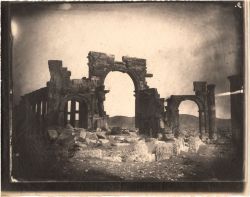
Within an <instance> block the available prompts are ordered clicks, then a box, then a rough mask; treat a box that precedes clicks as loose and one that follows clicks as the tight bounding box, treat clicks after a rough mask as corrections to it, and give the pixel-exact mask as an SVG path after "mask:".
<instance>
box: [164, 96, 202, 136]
mask: <svg viewBox="0 0 250 197" xmlns="http://www.w3.org/2000/svg"><path fill="white" fill-rule="evenodd" d="M186 100H190V101H193V102H195V103H196V104H197V106H198V110H199V133H200V136H204V134H205V133H206V113H205V103H203V102H202V100H201V99H200V98H198V97H196V96H195V95H194V96H193V95H182V96H175V95H174V96H171V97H170V98H169V99H168V100H167V102H168V116H169V120H170V122H171V129H172V131H173V132H174V134H175V136H178V135H179V132H180V129H179V126H180V125H179V106H180V104H181V103H182V102H183V101H186Z"/></svg>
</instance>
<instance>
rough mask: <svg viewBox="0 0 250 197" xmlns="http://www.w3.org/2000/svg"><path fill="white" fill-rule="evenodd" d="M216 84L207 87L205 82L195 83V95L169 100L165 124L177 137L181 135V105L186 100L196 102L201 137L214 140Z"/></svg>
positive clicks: (178, 96)
mask: <svg viewBox="0 0 250 197" xmlns="http://www.w3.org/2000/svg"><path fill="white" fill-rule="evenodd" d="M214 89H215V85H214V84H209V85H207V83H206V82H204V81H196V82H194V91H195V95H172V96H170V98H168V99H167V100H166V101H167V106H166V114H165V123H166V125H167V127H169V128H170V129H171V130H172V132H173V133H174V134H175V136H176V137H178V135H179V110H178V108H179V105H180V103H181V102H182V101H184V100H191V101H194V102H195V103H196V104H197V106H198V109H199V132H200V135H201V137H203V136H205V134H206V133H207V134H209V138H213V137H214V134H215V132H216V126H215V119H216V113H215V95H214Z"/></svg>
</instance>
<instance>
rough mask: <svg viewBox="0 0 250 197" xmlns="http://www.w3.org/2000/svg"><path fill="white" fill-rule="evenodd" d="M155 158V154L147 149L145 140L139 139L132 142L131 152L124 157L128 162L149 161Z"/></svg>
mask: <svg viewBox="0 0 250 197" xmlns="http://www.w3.org/2000/svg"><path fill="white" fill-rule="evenodd" d="M154 160H155V155H154V154H151V153H150V152H149V151H148V147H147V145H146V143H145V141H143V140H140V141H138V142H137V143H135V144H134V146H133V148H132V150H131V152H130V153H129V154H128V155H127V157H126V158H125V161H128V162H151V161H154Z"/></svg>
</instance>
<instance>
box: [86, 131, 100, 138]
mask: <svg viewBox="0 0 250 197" xmlns="http://www.w3.org/2000/svg"><path fill="white" fill-rule="evenodd" d="M86 138H88V139H90V140H98V137H97V135H96V134H95V133H91V132H86Z"/></svg>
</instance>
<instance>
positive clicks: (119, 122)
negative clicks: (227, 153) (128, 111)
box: [108, 114, 231, 130]
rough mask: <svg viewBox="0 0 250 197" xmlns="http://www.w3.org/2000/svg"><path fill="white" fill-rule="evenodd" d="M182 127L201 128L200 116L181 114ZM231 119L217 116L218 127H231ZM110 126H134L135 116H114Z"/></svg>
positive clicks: (227, 128)
mask: <svg viewBox="0 0 250 197" xmlns="http://www.w3.org/2000/svg"><path fill="white" fill-rule="evenodd" d="M179 122H180V129H188V128H193V129H199V118H198V117H196V116H193V115H189V114H180V119H179ZM230 122H231V121H230V119H220V118H216V125H217V128H218V129H220V130H229V129H230V124H231V123H230ZM108 124H109V126H110V127H123V128H134V127H135V118H134V117H127V116H113V117H110V118H109V120H108Z"/></svg>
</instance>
